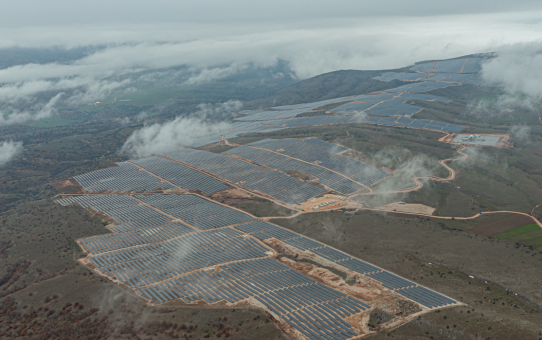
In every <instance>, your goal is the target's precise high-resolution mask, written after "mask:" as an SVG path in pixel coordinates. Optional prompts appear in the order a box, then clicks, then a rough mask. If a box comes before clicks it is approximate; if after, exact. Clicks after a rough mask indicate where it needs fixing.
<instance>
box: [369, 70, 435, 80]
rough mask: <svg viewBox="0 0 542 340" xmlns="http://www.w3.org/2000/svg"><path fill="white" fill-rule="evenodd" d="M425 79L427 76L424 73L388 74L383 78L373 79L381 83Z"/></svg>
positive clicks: (382, 76)
mask: <svg viewBox="0 0 542 340" xmlns="http://www.w3.org/2000/svg"><path fill="white" fill-rule="evenodd" d="M425 77H426V75H425V74H423V73H406V72H386V73H384V74H383V75H381V76H378V77H374V78H373V79H376V80H381V81H391V80H396V79H398V80H403V81H415V80H420V79H422V78H425Z"/></svg>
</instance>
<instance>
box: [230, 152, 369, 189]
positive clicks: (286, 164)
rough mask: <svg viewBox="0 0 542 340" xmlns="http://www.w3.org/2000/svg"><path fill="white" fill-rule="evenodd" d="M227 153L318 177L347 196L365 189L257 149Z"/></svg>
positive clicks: (320, 169) (323, 182)
mask: <svg viewBox="0 0 542 340" xmlns="http://www.w3.org/2000/svg"><path fill="white" fill-rule="evenodd" d="M226 153H227V154H231V155H235V156H238V157H242V158H245V159H248V160H251V161H253V162H256V163H258V164H263V165H265V166H268V167H271V168H274V169H278V170H281V171H284V172H288V171H291V170H299V171H304V172H306V173H309V174H311V175H313V176H316V177H318V182H320V183H322V184H323V185H325V186H327V187H329V188H331V189H333V190H335V191H338V192H340V193H342V194H345V195H346V194H349V193H351V192H354V191H357V190H359V189H362V188H364V187H363V186H361V185H359V184H358V183H356V182H354V181H352V180H350V179H348V178H346V177H344V176H341V175H339V174H337V173H335V172H333V171H329V170H327V169H325V168H322V167H321V166H318V165H314V164H309V163H306V162H302V161H299V160H297V159H293V158H291V157H288V156H284V155H281V154H277V153H275V152H271V151H267V150H261V149H255V148H251V147H247V146H238V147H236V148H234V149H231V150H229V151H227V152H226Z"/></svg>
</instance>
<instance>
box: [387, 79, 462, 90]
mask: <svg viewBox="0 0 542 340" xmlns="http://www.w3.org/2000/svg"><path fill="white" fill-rule="evenodd" d="M450 86H457V84H454V83H441V82H435V81H429V80H427V81H422V82H419V83H413V84H406V85H403V86H399V87H396V88H393V89H389V90H387V91H396V92H403V91H408V92H427V91H432V90H436V89H442V88H445V87H450Z"/></svg>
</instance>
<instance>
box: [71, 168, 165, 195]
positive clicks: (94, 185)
mask: <svg viewBox="0 0 542 340" xmlns="http://www.w3.org/2000/svg"><path fill="white" fill-rule="evenodd" d="M117 165H118V166H116V167H112V168H106V169H101V170H96V171H92V172H89V173H86V174H83V175H78V176H74V177H73V178H74V179H75V180H76V181H77V182H78V183H79V184H80V185H81V186H82V187H83V188H84V189H85V190H87V191H88V192H101V191H110V192H111V191H114V192H120V191H127V192H130V191H151V190H158V189H164V190H165V189H175V187H174V186H172V185H171V184H169V183H166V182H163V181H161V180H160V179H158V178H156V177H155V176H153V175H151V174H149V173H147V172H146V171H141V170H139V168H138V167H137V166H135V165H133V164H131V163H128V162H119V163H117Z"/></svg>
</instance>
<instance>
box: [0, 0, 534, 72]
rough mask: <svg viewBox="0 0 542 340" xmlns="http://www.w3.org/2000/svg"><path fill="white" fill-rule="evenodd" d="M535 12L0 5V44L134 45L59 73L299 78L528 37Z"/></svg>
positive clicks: (477, 4)
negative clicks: (241, 73)
mask: <svg viewBox="0 0 542 340" xmlns="http://www.w3.org/2000/svg"><path fill="white" fill-rule="evenodd" d="M541 14H542V1H527V0H520V1H504V0H492V1H489V0H478V1H472V0H469V1H467V0H455V1H434V0H433V1H429V0H410V1H404V0H384V1H363V0H356V1H354V0H346V1H318V0H312V1H291V0H289V1H284V0H275V1H265V2H264V1H248V0H230V1H222V0H206V1H205V0H204V1H175V0H153V1H137V0H130V1H128V0H116V1H111V0H108V1H105V0H94V1H84V2H83V1H72V0H48V1H42V0H25V1H12V0H4V1H2V11H0V47H12V46H24V47H37V46H40V47H44V46H65V47H75V46H84V45H89V44H107V45H112V44H117V45H118V44H124V43H131V44H132V45H131V46H130V47H126V46H124V47H116V48H115V47H113V46H112V47H111V48H110V49H109V50H107V51H106V52H105V53H101V54H99V55H96V56H93V57H91V58H89V59H88V60H82V61H80V63H79V64H80V65H79V67H78V70H75V69H72V70H73V71H70V70H60V69H58V68H57V69H56V70H54V72H57V71H58V72H60V75H61V76H66V75H70V74H71V75H78V74H83V75H88V73H94V72H99V70H100V69H101V70H102V71H103V72H105V73H107V72H111V71H112V70H114V72H118V68H119V67H121V68H133V67H143V68H158V67H161V66H172V65H173V64H186V65H189V66H194V67H199V68H207V67H214V66H218V65H224V64H231V63H238V64H243V63H246V62H254V63H256V64H259V65H262V66H267V65H270V64H273V63H275V62H276V60H277V59H278V58H281V59H285V60H287V61H290V62H291V63H292V67H293V69H294V72H295V73H296V75H297V76H298V77H300V78H306V77H310V76H314V75H317V74H320V73H323V72H328V71H333V70H337V69H345V68H355V69H386V68H396V67H401V66H406V65H408V64H411V63H413V62H416V61H419V60H424V59H435V58H450V57H455V56H459V55H464V54H469V53H475V52H487V51H492V50H496V49H498V48H499V47H500V46H502V45H505V44H510V43H517V42H529V41H535V40H537V39H539V38H541V37H542V35H541V34H542V15H541ZM157 44H160V46H157ZM123 63H124V64H125V65H124V66H122V65H119V64H123ZM102 64H103V65H102ZM83 65H84V66H85V67H84V68H85V69H84V70H82V68H83V67H82V66H83ZM19 71H20V70H19ZM35 72H36V70H34V69H33V70H31V73H35ZM36 74H37V75H36V77H41V76H43V74H42V73H40V72H38V73H36ZM4 76H7V75H6V74H4ZM29 77H30V78H32V75H29V74H28V73H26V74H20V76H18V75H17V76H9V78H8V80H7V81H14V80H27V79H28V78H29Z"/></svg>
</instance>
